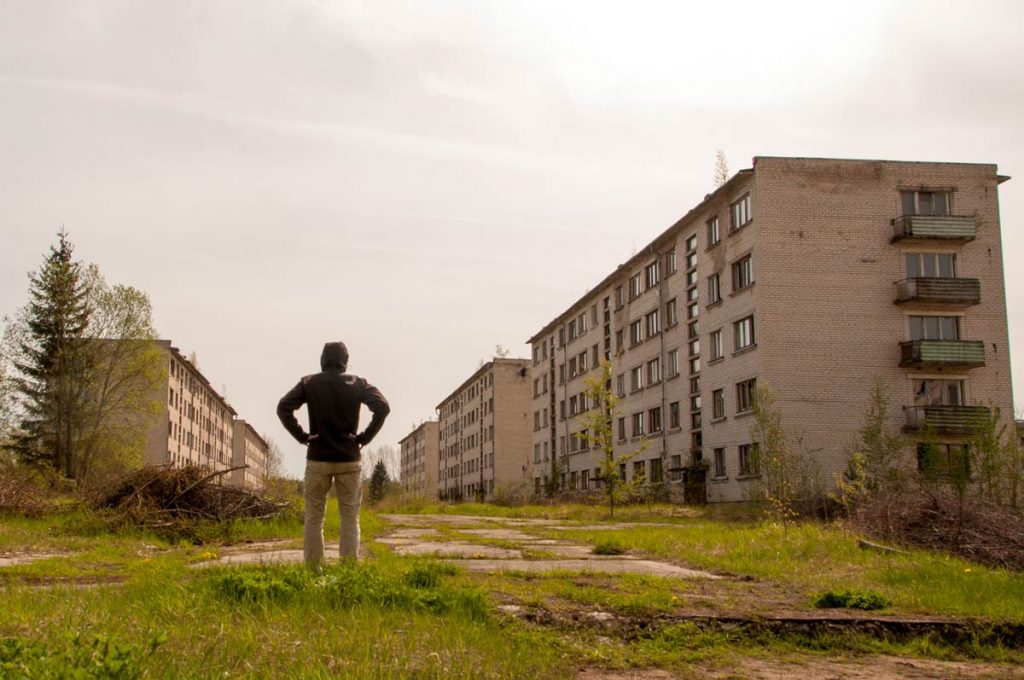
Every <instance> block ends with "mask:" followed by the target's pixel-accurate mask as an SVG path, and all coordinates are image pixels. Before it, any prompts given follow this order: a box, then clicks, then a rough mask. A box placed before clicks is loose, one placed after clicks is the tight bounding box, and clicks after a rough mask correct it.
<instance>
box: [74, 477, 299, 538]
mask: <svg viewBox="0 0 1024 680" xmlns="http://www.w3.org/2000/svg"><path fill="white" fill-rule="evenodd" d="M236 469H238V468H230V469H227V470H221V471H217V472H210V471H209V470H208V469H206V468H202V467H197V466H188V467H184V468H167V467H156V466H150V467H144V468H142V469H140V470H136V471H134V472H131V473H129V474H127V475H125V476H123V477H121V478H119V479H117V480H115V481H114V482H113V483H111V484H110V485H108V486H107V487H106V488H104V489H102V490H101V491H100V492H99V493H97V494H96V496H95V498H94V499H93V505H94V506H96V507H98V508H106V509H109V510H111V511H113V514H114V516H115V518H118V519H120V520H122V521H123V522H125V523H128V524H131V525H134V526H138V527H143V528H148V529H165V528H167V529H174V528H176V527H183V526H188V525H192V524H194V523H196V522H200V521H204V520H205V521H217V522H224V521H230V520H235V519H270V518H273V517H277V516H279V515H281V514H282V513H284V512H285V511H286V510H287V509H288V508H289V507H290V506H289V504H288V503H281V502H276V501H273V500H271V499H269V498H266V497H264V496H261V495H260V494H258V493H256V492H254V491H251V490H248V489H242V488H239V487H234V486H228V485H226V484H224V483H223V481H224V479H225V477H224V476H225V475H227V474H228V473H230V472H231V471H232V470H236Z"/></svg>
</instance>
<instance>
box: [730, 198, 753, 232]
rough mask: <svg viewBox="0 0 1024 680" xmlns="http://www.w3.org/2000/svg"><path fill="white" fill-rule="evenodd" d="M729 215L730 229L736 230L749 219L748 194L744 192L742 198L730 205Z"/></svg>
mask: <svg viewBox="0 0 1024 680" xmlns="http://www.w3.org/2000/svg"><path fill="white" fill-rule="evenodd" d="M729 212H730V215H731V216H732V224H731V227H732V230H733V231H736V230H737V229H739V228H740V227H742V226H743V225H745V224H746V223H747V222H749V221H750V194H746V195H745V196H744V197H743V198H741V199H740V200H738V201H736V202H735V203H733V204H732V205H731V206H730V211H729Z"/></svg>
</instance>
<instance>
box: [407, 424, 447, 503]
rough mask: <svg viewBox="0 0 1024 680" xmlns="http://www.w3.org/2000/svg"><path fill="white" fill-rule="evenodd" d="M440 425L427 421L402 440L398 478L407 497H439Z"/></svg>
mask: <svg viewBox="0 0 1024 680" xmlns="http://www.w3.org/2000/svg"><path fill="white" fill-rule="evenodd" d="M437 433H438V424H437V421H434V420H428V421H427V422H425V423H422V424H420V425H419V426H418V427H416V428H415V429H414V430H413V431H412V432H410V433H409V434H407V435H406V436H405V438H404V439H402V441H400V442H399V444H398V445H399V447H400V450H401V454H400V456H401V470H400V473H399V474H400V476H399V481H400V483H401V486H402V495H403V496H405V497H406V498H429V499H433V498H437V478H438V467H437V465H438V460H439V457H438V438H437Z"/></svg>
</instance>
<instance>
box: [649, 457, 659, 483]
mask: <svg viewBox="0 0 1024 680" xmlns="http://www.w3.org/2000/svg"><path fill="white" fill-rule="evenodd" d="M650 467H651V483H652V484H657V483H659V482H660V481H661V476H662V472H661V458H651V460H650Z"/></svg>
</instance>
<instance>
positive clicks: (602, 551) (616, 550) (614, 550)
mask: <svg viewBox="0 0 1024 680" xmlns="http://www.w3.org/2000/svg"><path fill="white" fill-rule="evenodd" d="M592 552H593V553H594V554H595V555H625V554H626V553H627V552H629V550H628V549H627V548H626V546H624V545H622V543H620V542H619V541H616V540H615V539H607V538H606V539H603V540H599V541H597V543H595V544H594V549H593V551H592Z"/></svg>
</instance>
